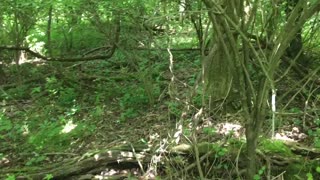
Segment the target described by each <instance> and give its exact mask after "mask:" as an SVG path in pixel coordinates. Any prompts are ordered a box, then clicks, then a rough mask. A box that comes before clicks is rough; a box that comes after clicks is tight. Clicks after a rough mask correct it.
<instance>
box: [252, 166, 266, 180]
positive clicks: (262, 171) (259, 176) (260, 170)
mask: <svg viewBox="0 0 320 180" xmlns="http://www.w3.org/2000/svg"><path fill="white" fill-rule="evenodd" d="M265 170H266V167H265V166H262V167H261V169H259V171H258V174H255V175H254V177H253V179H254V180H260V179H262V175H263V173H264V172H265Z"/></svg>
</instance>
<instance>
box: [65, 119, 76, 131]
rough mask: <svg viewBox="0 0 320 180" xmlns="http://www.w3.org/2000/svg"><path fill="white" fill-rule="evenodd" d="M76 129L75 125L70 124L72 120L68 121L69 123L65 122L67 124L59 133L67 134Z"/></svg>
mask: <svg viewBox="0 0 320 180" xmlns="http://www.w3.org/2000/svg"><path fill="white" fill-rule="evenodd" d="M76 127H77V125H76V124H74V123H73V122H72V120H69V121H68V122H67V124H65V125H64V127H63V129H62V131H61V133H69V132H71V131H72V130H73V129H74V128H76Z"/></svg>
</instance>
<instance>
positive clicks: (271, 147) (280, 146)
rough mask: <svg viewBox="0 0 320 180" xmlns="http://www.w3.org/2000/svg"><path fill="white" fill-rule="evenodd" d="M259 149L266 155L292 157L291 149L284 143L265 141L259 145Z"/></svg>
mask: <svg viewBox="0 0 320 180" xmlns="http://www.w3.org/2000/svg"><path fill="white" fill-rule="evenodd" d="M259 149H260V150H261V151H262V152H264V153H266V154H278V155H283V156H292V155H293V154H292V152H291V150H290V148H288V147H287V146H286V145H285V144H284V143H283V142H282V141H279V140H270V139H264V140H262V141H261V143H260V144H259Z"/></svg>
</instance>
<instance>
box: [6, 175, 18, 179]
mask: <svg viewBox="0 0 320 180" xmlns="http://www.w3.org/2000/svg"><path fill="white" fill-rule="evenodd" d="M6 180H16V176H15V175H7V177H6Z"/></svg>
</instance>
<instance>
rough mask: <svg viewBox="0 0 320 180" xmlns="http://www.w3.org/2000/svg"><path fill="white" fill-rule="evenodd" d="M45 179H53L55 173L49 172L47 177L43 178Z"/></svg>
mask: <svg viewBox="0 0 320 180" xmlns="http://www.w3.org/2000/svg"><path fill="white" fill-rule="evenodd" d="M43 179H44V180H51V179H53V175H52V174H47V175H46V177H44V178H43Z"/></svg>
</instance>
